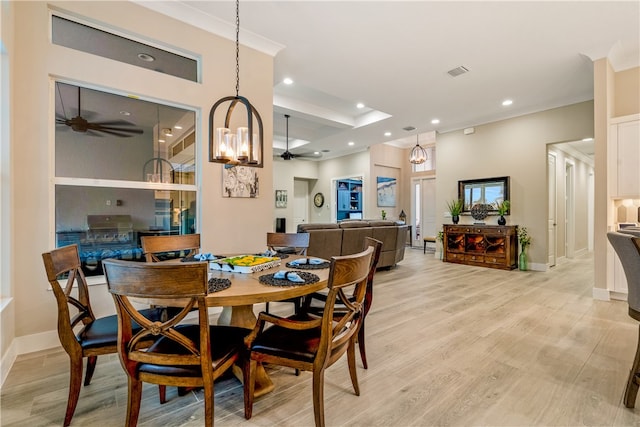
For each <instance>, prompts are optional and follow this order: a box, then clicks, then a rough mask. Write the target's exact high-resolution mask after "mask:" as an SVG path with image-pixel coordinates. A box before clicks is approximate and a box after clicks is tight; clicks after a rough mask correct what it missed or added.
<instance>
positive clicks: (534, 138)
mask: <svg viewBox="0 0 640 427" xmlns="http://www.w3.org/2000/svg"><path fill="white" fill-rule="evenodd" d="M592 135H593V103H592V102H583V103H579V104H574V105H570V106H567V107H561V108H555V109H552V110H547V111H542V112H539V113H534V114H529V115H526V116H521V117H516V118H513V119H508V120H502V121H499V122H495V123H489V124H486V125H480V126H475V133H473V134H471V135H464V134H463V132H462V130H460V131H455V132H449V133H445V134H440V135H438V137H437V141H436V147H437V153H438V166H439V167H438V168H437V172H436V173H437V179H436V192H437V202H436V205H437V207H436V212H438V213H440V215H442V217H441V218H442V222H443V223H451V222H450V221H451V219H450V218H445V215H444V213H445V212H446V211H447V207H446V202H447V201H448V200H452V199H456V198H457V197H458V180H465V179H477V178H489V177H495V176H510V177H511V215H510V216H509V217H508V218H507V224H517V225H520V226H525V227H527V229H528V231H529V234H530V235H531V237H532V244H531V246H530V248H529V261H530V263H533V264H539V265H540V266H544V265H545V264H546V262H547V180H546V176H547V154H546V152H547V151H546V150H547V144H550V143H556V142H565V141H576V140H580V139H582V138H585V137H590V136H592ZM461 223H473V218H471V217H470V216H463V217H462V218H461Z"/></svg>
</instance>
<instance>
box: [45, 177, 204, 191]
mask: <svg viewBox="0 0 640 427" xmlns="http://www.w3.org/2000/svg"><path fill="white" fill-rule="evenodd" d="M53 183H54V185H73V186H82V187H110V188H134V189H141V190H173V191H196V192H197V191H198V187H197V186H196V185H194V184H167V183H161V182H145V181H125V180H119V179H95V178H66V177H57V178H53Z"/></svg>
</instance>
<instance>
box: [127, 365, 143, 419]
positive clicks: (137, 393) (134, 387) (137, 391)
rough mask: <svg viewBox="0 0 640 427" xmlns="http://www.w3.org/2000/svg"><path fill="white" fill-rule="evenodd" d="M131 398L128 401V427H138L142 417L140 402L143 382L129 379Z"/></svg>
mask: <svg viewBox="0 0 640 427" xmlns="http://www.w3.org/2000/svg"><path fill="white" fill-rule="evenodd" d="M127 380H128V381H127V382H128V388H129V398H128V399H127V426H129V427H135V426H137V425H138V416H139V415H140V400H141V399H142V381H138V380H136V379H134V378H131V377H127Z"/></svg>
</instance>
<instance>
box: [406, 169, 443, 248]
mask: <svg viewBox="0 0 640 427" xmlns="http://www.w3.org/2000/svg"><path fill="white" fill-rule="evenodd" d="M413 190H414V191H413V212H412V213H413V218H414V220H413V224H412V225H413V236H412V239H413V244H414V245H416V246H422V244H423V241H422V237H424V236H428V237H435V236H436V235H437V233H438V230H440V227H441V224H436V180H435V178H428V179H420V180H415V181H414V183H413Z"/></svg>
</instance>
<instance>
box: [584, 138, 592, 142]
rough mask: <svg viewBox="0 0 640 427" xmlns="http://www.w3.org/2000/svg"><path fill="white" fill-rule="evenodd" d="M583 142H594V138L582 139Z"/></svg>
mask: <svg viewBox="0 0 640 427" xmlns="http://www.w3.org/2000/svg"><path fill="white" fill-rule="evenodd" d="M582 141H583V142H589V141H593V138H582Z"/></svg>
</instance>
